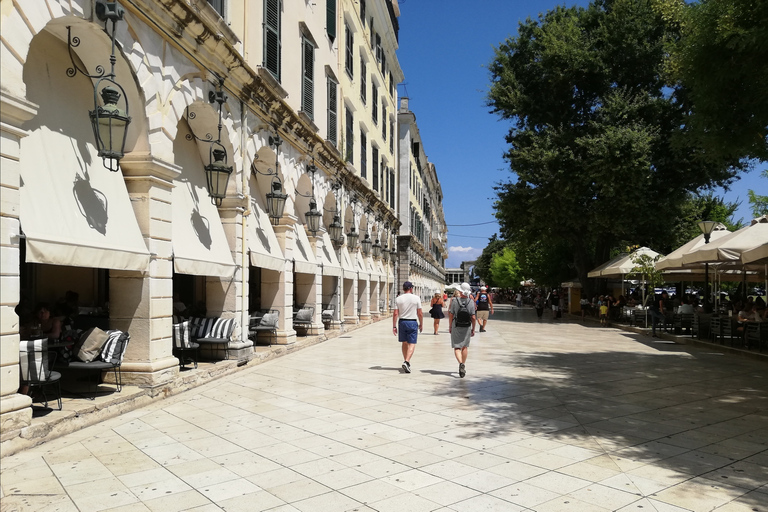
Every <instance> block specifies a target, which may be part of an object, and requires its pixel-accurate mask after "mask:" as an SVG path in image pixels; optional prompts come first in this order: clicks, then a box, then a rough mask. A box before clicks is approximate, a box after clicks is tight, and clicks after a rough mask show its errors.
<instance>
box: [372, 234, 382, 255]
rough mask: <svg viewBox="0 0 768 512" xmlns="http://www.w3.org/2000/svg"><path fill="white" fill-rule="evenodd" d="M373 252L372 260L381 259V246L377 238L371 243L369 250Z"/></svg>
mask: <svg viewBox="0 0 768 512" xmlns="http://www.w3.org/2000/svg"><path fill="white" fill-rule="evenodd" d="M371 249H372V250H373V257H374V258H380V257H381V244H380V243H379V239H378V238H377V239H376V241H375V242H373V247H372V248H371Z"/></svg>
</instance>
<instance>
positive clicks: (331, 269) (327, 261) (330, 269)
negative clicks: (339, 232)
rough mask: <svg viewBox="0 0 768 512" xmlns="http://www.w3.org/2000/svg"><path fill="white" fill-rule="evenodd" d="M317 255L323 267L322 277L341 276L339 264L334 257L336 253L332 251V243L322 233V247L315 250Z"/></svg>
mask: <svg viewBox="0 0 768 512" xmlns="http://www.w3.org/2000/svg"><path fill="white" fill-rule="evenodd" d="M317 255H318V259H319V260H320V264H321V265H322V266H323V275H324V276H336V277H339V276H341V273H342V270H341V263H339V258H337V257H336V251H334V250H333V242H332V241H331V236H330V235H329V234H328V233H323V247H322V248H321V249H318V250H317Z"/></svg>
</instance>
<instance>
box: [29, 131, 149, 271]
mask: <svg viewBox="0 0 768 512" xmlns="http://www.w3.org/2000/svg"><path fill="white" fill-rule="evenodd" d="M75 146H76V145H75V143H74V141H73V140H71V139H70V137H67V136H65V135H63V134H62V133H58V132H54V131H51V130H50V129H49V128H47V127H46V126H41V127H39V128H37V129H36V130H34V131H33V132H32V133H31V134H30V135H29V137H28V140H25V144H22V146H21V147H22V156H21V163H22V164H21V188H20V202H21V206H20V210H19V216H20V221H21V228H22V230H23V231H24V235H25V236H26V246H27V254H26V261H27V262H29V263H46V264H49V265H65V266H72V267H89V268H109V269H119V270H138V271H144V270H147V269H148V268H149V251H148V250H147V246H146V244H145V243H144V238H143V237H142V234H141V231H140V230H139V225H138V223H137V222H136V215H135V214H134V213H133V207H132V206H131V200H130V198H129V196H128V190H127V189H126V187H125V181H124V180H123V174H122V173H121V172H110V171H108V170H107V169H105V168H104V167H102V163H101V158H100V157H98V156H97V155H96V151H95V150H92V151H91V152H90V153H91V154H90V155H89V156H90V161H91V162H93V163H92V164H89V165H87V166H86V168H85V170H83V165H85V164H84V162H83V160H82V158H81V155H80V152H79V151H75V149H74V148H75ZM41 148H45V149H41ZM88 148H91V149H93V148H92V147H91V146H90V145H88Z"/></svg>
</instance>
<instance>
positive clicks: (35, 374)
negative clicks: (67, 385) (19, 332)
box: [19, 339, 62, 410]
mask: <svg viewBox="0 0 768 512" xmlns="http://www.w3.org/2000/svg"><path fill="white" fill-rule="evenodd" d="M55 362H56V352H54V351H52V350H50V351H49V350H48V340H47V339H37V340H28V341H22V342H21V343H20V344H19V365H20V366H21V371H20V376H21V388H22V389H24V388H27V390H28V392H29V395H30V396H31V397H32V403H35V402H38V401H39V402H42V404H43V407H44V408H46V409H47V408H48V394H47V393H46V389H47V388H50V387H54V386H55V391H56V395H55V398H56V400H57V402H58V404H59V407H58V410H61V408H62V404H61V382H60V381H61V373H59V372H56V371H53V370H52V368H53V366H54V364H55Z"/></svg>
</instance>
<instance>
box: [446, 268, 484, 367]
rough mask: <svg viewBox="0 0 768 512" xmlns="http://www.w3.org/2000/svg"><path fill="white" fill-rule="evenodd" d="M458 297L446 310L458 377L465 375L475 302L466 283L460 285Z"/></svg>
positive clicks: (472, 332)
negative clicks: (457, 366)
mask: <svg viewBox="0 0 768 512" xmlns="http://www.w3.org/2000/svg"><path fill="white" fill-rule="evenodd" d="M459 293H460V295H459V297H458V298H456V299H453V300H452V301H451V307H450V309H449V310H448V319H449V324H448V332H449V333H451V346H452V347H453V354H454V355H455V356H456V360H457V361H458V362H459V377H461V378H464V375H466V374H467V368H466V362H467V355H468V353H469V340H470V338H471V337H472V336H474V335H475V322H476V321H477V319H476V317H475V301H473V300H472V288H470V286H469V284H468V283H461V287H460V288H459Z"/></svg>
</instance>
